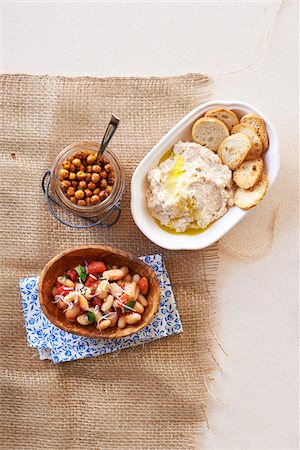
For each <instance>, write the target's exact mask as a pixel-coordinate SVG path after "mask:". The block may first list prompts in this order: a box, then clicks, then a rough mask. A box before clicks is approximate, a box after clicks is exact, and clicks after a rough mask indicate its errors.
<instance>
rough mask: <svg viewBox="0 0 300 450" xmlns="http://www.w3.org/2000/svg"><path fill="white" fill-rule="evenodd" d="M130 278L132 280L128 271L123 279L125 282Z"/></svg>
mask: <svg viewBox="0 0 300 450" xmlns="http://www.w3.org/2000/svg"><path fill="white" fill-rule="evenodd" d="M131 280H132V276H131V275H130V273H128V274H127V275H125V277H124V281H125V282H126V283H128V282H130V281H131Z"/></svg>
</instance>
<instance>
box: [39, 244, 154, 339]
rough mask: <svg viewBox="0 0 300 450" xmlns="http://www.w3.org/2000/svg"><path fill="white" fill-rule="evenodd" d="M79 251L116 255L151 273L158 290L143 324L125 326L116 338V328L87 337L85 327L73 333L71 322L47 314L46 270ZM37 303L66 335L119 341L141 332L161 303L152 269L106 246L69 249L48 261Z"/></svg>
mask: <svg viewBox="0 0 300 450" xmlns="http://www.w3.org/2000/svg"><path fill="white" fill-rule="evenodd" d="M81 250H99V251H107V252H109V253H111V254H116V255H117V256H120V257H122V258H125V259H127V260H129V265H130V263H132V262H134V263H136V264H138V265H139V266H141V267H142V268H144V269H145V270H146V271H147V272H148V273H151V274H152V275H153V281H154V283H156V285H157V287H158V289H157V293H156V294H155V293H154V296H153V303H154V305H153V307H152V311H150V313H149V314H148V316H147V317H146V320H145V322H144V323H138V324H137V325H131V326H127V327H126V328H124V329H121V330H120V331H121V332H122V333H119V334H118V335H117V336H116V335H115V334H116V327H114V328H113V331H111V332H108V329H107V330H105V332H107V334H103V335H100V334H99V335H98V334H96V335H94V334H93V335H89V332H88V330H87V329H86V327H83V326H82V331H81V330H78V331H74V330H72V329H71V328H72V325H73V323H72V322H67V323H66V324H64V323H63V322H62V321H61V320H60V319H59V318H58V317H55V316H52V315H51V313H49V311H48V308H47V303H45V302H44V298H43V295H42V287H43V282H44V279H45V277H46V274H47V273H48V270H49V269H50V267H52V266H53V265H54V264H55V263H56V262H57V261H59V260H62V259H63V258H64V257H65V256H67V255H70V254H71V253H75V252H78V251H81ZM38 301H39V303H40V306H41V308H42V311H43V314H44V315H45V316H46V317H47V319H48V320H49V321H50V322H51V323H52V324H53V325H54V326H56V327H57V328H60V329H61V330H63V331H65V332H67V333H71V334H75V335H78V336H84V337H86V338H91V339H121V338H123V337H127V336H130V335H132V334H134V333H137V332H138V331H140V330H142V329H143V328H145V327H146V326H147V325H149V323H150V322H151V321H152V320H153V318H154V316H155V315H156V313H157V311H158V309H159V306H160V302H161V289H160V285H159V280H158V277H157V275H156V273H155V271H154V270H153V269H152V267H150V266H149V265H148V264H146V263H145V262H144V261H142V260H141V259H139V258H138V257H137V256H134V255H133V254H132V253H129V252H126V251H124V250H121V249H119V248H116V247H111V246H108V245H84V246H76V247H72V248H69V249H68V250H64V251H62V252H60V253H59V254H57V255H56V256H54V257H53V258H51V259H50V260H49V261H48V263H47V264H46V265H45V266H44V268H43V269H42V271H41V273H40V275H39V281H38ZM66 325H67V326H66Z"/></svg>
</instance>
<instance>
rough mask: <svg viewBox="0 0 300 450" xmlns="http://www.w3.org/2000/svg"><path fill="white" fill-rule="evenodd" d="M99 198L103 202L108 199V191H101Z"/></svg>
mask: <svg viewBox="0 0 300 450" xmlns="http://www.w3.org/2000/svg"><path fill="white" fill-rule="evenodd" d="M94 192H95V191H94ZM99 197H100V199H101V201H102V202H103V201H104V200H105V199H106V198H107V197H108V193H107V192H106V191H101V192H100V194H99Z"/></svg>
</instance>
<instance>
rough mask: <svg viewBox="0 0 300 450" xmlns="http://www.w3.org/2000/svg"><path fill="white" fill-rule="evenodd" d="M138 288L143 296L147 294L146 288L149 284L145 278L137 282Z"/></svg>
mask: <svg viewBox="0 0 300 450" xmlns="http://www.w3.org/2000/svg"><path fill="white" fill-rule="evenodd" d="M138 287H139V288H140V290H141V293H142V294H143V295H145V294H147V292H148V287H149V283H148V280H147V278H146V277H142V278H141V279H140V280H139V281H138Z"/></svg>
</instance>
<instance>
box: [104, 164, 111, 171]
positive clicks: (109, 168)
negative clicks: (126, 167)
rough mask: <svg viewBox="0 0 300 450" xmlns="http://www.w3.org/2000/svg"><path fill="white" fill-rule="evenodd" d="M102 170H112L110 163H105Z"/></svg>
mask: <svg viewBox="0 0 300 450" xmlns="http://www.w3.org/2000/svg"><path fill="white" fill-rule="evenodd" d="M104 170H106V172H112V170H113V168H112V165H111V164H105V166H104Z"/></svg>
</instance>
